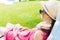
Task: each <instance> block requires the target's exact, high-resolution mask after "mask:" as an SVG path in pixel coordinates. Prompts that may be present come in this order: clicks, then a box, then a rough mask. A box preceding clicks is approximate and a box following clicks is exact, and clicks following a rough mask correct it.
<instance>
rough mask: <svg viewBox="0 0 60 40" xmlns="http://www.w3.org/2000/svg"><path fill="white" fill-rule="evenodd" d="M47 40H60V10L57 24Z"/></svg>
mask: <svg viewBox="0 0 60 40" xmlns="http://www.w3.org/2000/svg"><path fill="white" fill-rule="evenodd" d="M47 40H60V9H59V10H58V14H57V18H56V22H55V24H54V27H53V29H52V31H51V34H50V35H49V37H48V39H47Z"/></svg>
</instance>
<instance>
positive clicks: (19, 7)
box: [0, 1, 41, 28]
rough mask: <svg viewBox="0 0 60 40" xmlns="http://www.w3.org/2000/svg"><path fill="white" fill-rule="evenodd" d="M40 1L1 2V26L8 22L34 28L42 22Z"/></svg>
mask: <svg viewBox="0 0 60 40" xmlns="http://www.w3.org/2000/svg"><path fill="white" fill-rule="evenodd" d="M40 7H41V6H40V2H36V1H34V2H20V3H15V4H12V5H3V4H0V26H5V25H6V24H7V23H13V24H17V23H19V24H21V25H22V26H26V27H29V28H33V27H35V26H36V24H38V23H39V22H41V18H40V14H39V9H40Z"/></svg>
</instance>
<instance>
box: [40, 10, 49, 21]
mask: <svg viewBox="0 0 60 40" xmlns="http://www.w3.org/2000/svg"><path fill="white" fill-rule="evenodd" d="M40 13H41V15H42V20H43V21H49V20H50V17H49V16H48V14H47V13H46V12H45V10H44V9H41V10H40Z"/></svg>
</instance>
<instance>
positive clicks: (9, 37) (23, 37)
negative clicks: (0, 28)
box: [4, 28, 48, 40]
mask: <svg viewBox="0 0 60 40" xmlns="http://www.w3.org/2000/svg"><path fill="white" fill-rule="evenodd" d="M22 29H23V28H20V33H17V37H18V38H19V40H34V38H33V37H34V34H35V32H36V31H37V30H38V29H37V28H34V29H32V30H30V29H23V30H22ZM43 33H44V36H43V40H46V39H47V37H48V35H47V33H45V32H43ZM4 34H5V40H15V37H14V36H13V29H11V30H6V31H5V33H4Z"/></svg>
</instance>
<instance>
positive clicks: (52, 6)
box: [40, 1, 60, 20]
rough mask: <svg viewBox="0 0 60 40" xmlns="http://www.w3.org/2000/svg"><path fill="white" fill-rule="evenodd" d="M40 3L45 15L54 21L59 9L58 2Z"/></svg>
mask: <svg viewBox="0 0 60 40" xmlns="http://www.w3.org/2000/svg"><path fill="white" fill-rule="evenodd" d="M40 3H41V5H42V7H43V9H44V10H45V11H46V13H47V14H48V15H49V16H50V17H51V18H52V19H54V20H56V16H57V12H58V9H59V7H60V5H59V2H58V1H48V2H44V1H41V2H40Z"/></svg>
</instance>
